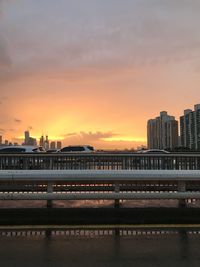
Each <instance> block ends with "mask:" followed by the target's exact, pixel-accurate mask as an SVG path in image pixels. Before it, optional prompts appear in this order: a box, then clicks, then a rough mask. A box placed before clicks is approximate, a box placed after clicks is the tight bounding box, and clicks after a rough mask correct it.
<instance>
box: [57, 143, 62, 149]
mask: <svg viewBox="0 0 200 267" xmlns="http://www.w3.org/2000/svg"><path fill="white" fill-rule="evenodd" d="M56 146H57V149H61V148H62V143H61V141H57V144H56Z"/></svg>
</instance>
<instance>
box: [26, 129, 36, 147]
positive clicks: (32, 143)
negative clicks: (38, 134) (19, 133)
mask: <svg viewBox="0 0 200 267" xmlns="http://www.w3.org/2000/svg"><path fill="white" fill-rule="evenodd" d="M24 145H27V146H36V145H37V140H36V139H35V138H33V137H30V133H29V131H25V132H24Z"/></svg>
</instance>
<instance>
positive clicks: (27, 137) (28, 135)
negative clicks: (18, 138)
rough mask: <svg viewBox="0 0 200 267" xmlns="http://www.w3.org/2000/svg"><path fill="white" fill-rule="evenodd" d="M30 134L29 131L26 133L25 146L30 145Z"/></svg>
mask: <svg viewBox="0 0 200 267" xmlns="http://www.w3.org/2000/svg"><path fill="white" fill-rule="evenodd" d="M29 139H30V134H29V131H25V132H24V144H25V145H29Z"/></svg>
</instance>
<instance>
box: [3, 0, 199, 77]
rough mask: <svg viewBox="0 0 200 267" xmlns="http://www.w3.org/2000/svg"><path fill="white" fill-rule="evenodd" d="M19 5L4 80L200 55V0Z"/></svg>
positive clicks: (9, 31) (9, 29) (5, 28)
mask: <svg viewBox="0 0 200 267" xmlns="http://www.w3.org/2000/svg"><path fill="white" fill-rule="evenodd" d="M47 3H48V9H47ZM141 3H142V4H141ZM113 6H114V8H113ZM20 7H21V5H19V6H17V5H16V6H15V12H16V14H15V17H14V21H12V20H11V21H10V20H9V19H10V17H9V18H7V14H5V16H4V17H5V19H6V18H7V20H5V21H6V22H7V23H4V24H3V26H2V32H3V33H4V34H5V35H6V36H7V39H9V46H8V44H7V43H8V42H6V40H5V38H3V35H2V36H0V39H1V40H4V41H3V42H2V41H1V46H0V67H1V68H3V69H4V71H1V75H0V78H1V80H6V81H9V80H11V79H18V78H23V77H29V76H33V75H36V74H38V73H40V74H41V75H44V76H45V75H49V77H50V76H51V75H52V76H55V75H56V74H57V75H59V73H65V74H66V76H67V73H68V72H69V73H70V72H71V71H77V70H90V71H92V70H94V69H96V70H103V71H104V72H106V71H108V70H111V69H113V70H115V69H116V68H119V67H124V66H132V67H138V66H146V65H153V64H165V63H166V62H170V61H176V62H179V61H183V60H188V59H191V58H196V56H197V54H199V53H200V48H199V47H200V36H199V27H198V25H199V23H200V18H199V12H200V3H199V1H197V0H193V1H190V2H189V1H186V0H182V1H180V0H164V1H158V0H149V1H144V0H140V1H138V0H135V1H130V0H126V1H124V2H123V3H122V2H121V1H118V0H109V1H94V0H93V1H91V0H86V1H84V4H83V3H82V1H79V0H77V1H70V0H68V1H61V0H60V1H59V4H57V3H56V4H55V2H54V1H47V0H44V1H42V3H41V4H40V5H38V4H37V3H36V2H35V1H32V0H28V1H23V9H22V8H20ZM80 7H81V8H80ZM27 14H28V15H27ZM141 14H142V16H141ZM27 18H29V19H27ZM14 23H15V31H13V30H12V29H13V24H14ZM41 25H42V26H41ZM30 32H31V34H30ZM9 51H12V55H11V54H10V52H9ZM11 59H12V60H11ZM11 66H12V68H11ZM83 75H84V74H83Z"/></svg>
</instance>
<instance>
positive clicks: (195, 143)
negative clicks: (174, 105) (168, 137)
mask: <svg viewBox="0 0 200 267" xmlns="http://www.w3.org/2000/svg"><path fill="white" fill-rule="evenodd" d="M180 137H181V146H182V147H187V148H190V149H191V150H200V104H197V105H195V106H194V111H192V110H191V109H186V110H184V115H183V116H181V117H180Z"/></svg>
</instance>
